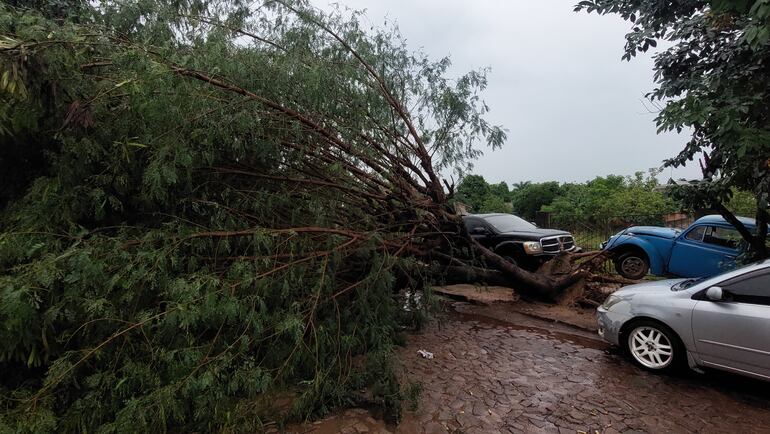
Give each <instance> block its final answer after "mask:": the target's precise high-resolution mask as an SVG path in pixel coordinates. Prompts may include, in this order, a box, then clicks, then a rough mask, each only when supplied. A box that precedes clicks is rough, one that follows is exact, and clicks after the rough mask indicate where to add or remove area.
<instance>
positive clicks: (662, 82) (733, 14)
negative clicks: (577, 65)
mask: <svg viewBox="0 0 770 434" xmlns="http://www.w3.org/2000/svg"><path fill="white" fill-rule="evenodd" d="M576 10H584V11H587V12H596V13H599V14H618V15H620V16H621V17H622V18H623V19H625V20H627V21H629V22H630V23H631V30H630V32H629V33H628V34H627V35H626V47H625V54H624V56H623V57H624V58H625V59H630V58H631V57H634V56H636V55H637V53H639V52H645V51H648V50H649V49H650V48H651V47H655V46H656V45H657V42H656V41H660V40H665V41H667V43H666V44H665V46H666V47H667V48H665V49H662V50H661V51H660V52H658V53H657V54H655V68H654V69H655V82H656V84H657V87H656V88H655V89H654V90H653V91H652V92H650V94H649V95H648V97H649V98H650V99H652V100H654V101H659V102H661V103H662V104H664V107H663V109H662V110H661V111H660V113H659V114H658V116H657V119H656V121H657V124H658V128H659V130H660V131H672V130H673V131H678V132H683V131H687V132H689V133H690V140H689V141H688V142H687V144H686V145H685V146H684V149H682V150H681V151H680V152H679V153H678V155H676V156H675V157H674V158H671V159H669V160H667V161H666V163H665V164H666V165H667V166H672V167H678V166H682V165H686V164H692V162H693V161H694V160H695V159H696V158H699V157H700V156H701V155H702V158H701V159H700V165H701V168H702V171H703V176H704V179H705V180H706V181H707V182H704V183H701V184H700V185H698V186H691V187H684V188H682V189H680V190H679V191H678V192H677V194H676V196H677V197H678V198H680V199H681V200H682V201H684V202H685V204H686V205H687V206H689V207H693V208H703V207H709V208H714V209H716V210H718V211H719V212H720V213H721V214H722V215H723V216H724V217H725V218H727V219H728V220H729V221H731V222H733V223H734V224H735V225H736V226H737V227H738V229H739V230H740V231H741V233H742V235H743V237H744V238H745V239H746V240H747V241H748V243H749V245H750V246H751V248H752V251H753V255H754V256H756V257H767V256H768V254H769V253H770V252H768V250H767V246H766V242H765V237H766V236H767V224H768V222H770V216H769V214H768V201H769V200H770V1H768V0H711V1H707V0H697V1H696V0H691V1H680V2H673V3H672V2H662V1H652V2H650V1H640V0H588V1H581V2H580V3H578V4H577V6H576ZM736 189H737V190H743V191H748V192H751V193H752V194H753V195H754V197H755V198H756V219H757V222H758V223H759V224H758V227H759V228H760V229H759V232H758V233H757V234H751V233H749V231H747V230H746V228H745V227H743V225H742V224H741V223H740V222H739V221H738V220H737V219H735V216H734V215H733V214H732V213H731V212H730V211H729V210H728V209H727V207H726V206H725V204H727V203H729V201H730V200H731V197H732V195H733V191H735V190H736Z"/></svg>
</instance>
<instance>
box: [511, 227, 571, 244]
mask: <svg viewBox="0 0 770 434" xmlns="http://www.w3.org/2000/svg"><path fill="white" fill-rule="evenodd" d="M500 235H502V236H511V237H516V238H520V239H527V240H532V241H539V240H540V239H541V238H546V237H555V236H572V234H570V233H569V232H565V231H560V230H557V229H534V230H531V231H509V232H501V233H500Z"/></svg>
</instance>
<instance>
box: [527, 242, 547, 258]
mask: <svg viewBox="0 0 770 434" xmlns="http://www.w3.org/2000/svg"><path fill="white" fill-rule="evenodd" d="M524 251H525V252H526V253H527V254H528V255H536V254H538V253H543V246H541V245H540V243H538V242H537V241H527V242H526V243H524Z"/></svg>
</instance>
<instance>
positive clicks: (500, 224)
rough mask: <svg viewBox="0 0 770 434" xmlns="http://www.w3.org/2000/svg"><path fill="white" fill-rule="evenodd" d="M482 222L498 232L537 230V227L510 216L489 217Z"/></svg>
mask: <svg viewBox="0 0 770 434" xmlns="http://www.w3.org/2000/svg"><path fill="white" fill-rule="evenodd" d="M484 220H486V221H487V222H488V223H489V224H491V225H492V226H494V227H495V229H497V230H498V231H500V232H514V231H531V230H533V229H537V226H535V225H533V224H532V223H530V222H528V221H526V220H524V219H523V218H521V217H516V216H515V215H512V214H502V215H495V216H490V217H486V218H485V219H484Z"/></svg>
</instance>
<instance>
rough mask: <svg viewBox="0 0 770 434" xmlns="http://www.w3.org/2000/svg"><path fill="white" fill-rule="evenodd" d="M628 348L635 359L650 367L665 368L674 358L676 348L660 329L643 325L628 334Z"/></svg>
mask: <svg viewBox="0 0 770 434" xmlns="http://www.w3.org/2000/svg"><path fill="white" fill-rule="evenodd" d="M628 349H629V350H630V352H631V355H632V356H633V357H634V359H635V360H636V361H637V362H639V363H640V364H641V365H642V366H644V367H647V368H649V369H664V368H666V367H667V366H668V365H670V364H671V362H672V361H673V360H674V348H673V345H672V343H671V341H670V340H669V338H668V337H667V336H666V335H665V334H664V333H663V332H662V331H660V330H658V329H656V328H654V327H650V326H641V327H637V328H635V329H634V330H632V331H631V333H629V335H628Z"/></svg>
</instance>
